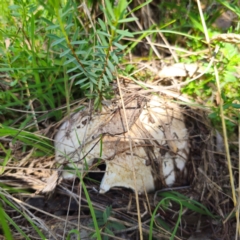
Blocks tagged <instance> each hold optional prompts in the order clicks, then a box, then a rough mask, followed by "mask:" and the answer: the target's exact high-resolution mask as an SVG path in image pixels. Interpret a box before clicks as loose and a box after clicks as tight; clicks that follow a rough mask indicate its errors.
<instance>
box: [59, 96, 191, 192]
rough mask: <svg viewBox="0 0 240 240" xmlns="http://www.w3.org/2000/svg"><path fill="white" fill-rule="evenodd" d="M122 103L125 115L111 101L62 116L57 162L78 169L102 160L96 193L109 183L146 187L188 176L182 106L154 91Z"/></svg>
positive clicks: (102, 190) (147, 188)
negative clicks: (96, 110) (96, 108)
mask: <svg viewBox="0 0 240 240" xmlns="http://www.w3.org/2000/svg"><path fill="white" fill-rule="evenodd" d="M124 102H126V104H125V112H126V115H125V114H124V111H123V109H122V108H121V106H120V107H119V106H117V107H116V106H114V107H115V110H109V109H107V108H105V109H103V110H102V112H101V113H94V114H91V113H90V111H89V109H84V110H81V111H79V112H78V113H76V114H74V115H72V116H71V117H70V118H69V120H67V121H65V122H64V123H63V124H62V125H61V126H60V128H59V130H58V132H57V134H56V136H55V151H56V161H57V162H59V163H67V164H68V166H70V167H74V168H78V169H83V168H85V166H86V165H88V166H91V165H92V164H93V161H94V160H95V159H101V160H103V161H105V163H106V172H105V174H104V177H103V179H102V182H101V185H100V193H105V192H107V191H108V190H110V189H111V188H112V187H125V188H130V189H133V190H134V191H137V192H138V193H142V192H144V191H147V192H149V191H153V190H156V189H159V188H161V187H166V186H172V185H174V184H175V183H177V182H178V181H179V179H180V178H184V177H186V169H185V165H186V161H187V159H188V152H189V149H188V132H187V129H186V126H185V123H184V121H183V115H182V113H181V108H180V107H179V106H178V105H177V104H174V103H171V102H165V101H162V100H161V99H160V98H159V97H158V96H151V97H150V99H147V98H143V97H135V98H134V99H131V101H129V99H124ZM112 107H113V106H112ZM125 119H127V122H128V128H127V124H126V121H125ZM127 129H129V131H127ZM73 177H74V175H73V173H69V172H64V174H63V178H73ZM180 180H181V179H180Z"/></svg>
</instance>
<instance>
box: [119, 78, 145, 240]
mask: <svg viewBox="0 0 240 240" xmlns="http://www.w3.org/2000/svg"><path fill="white" fill-rule="evenodd" d="M117 84H118V89H119V95H120V98H121V102H122V107H123V113H124V118H125V121H126V127H127V137H128V139H129V146H130V149H131V161H132V170H133V179H134V185H135V197H136V205H137V213H138V225H139V234H140V239H141V240H143V230H142V222H141V214H140V206H139V198H138V192H137V187H136V185H137V180H136V172H135V165H134V161H133V151H132V139H131V137H130V135H129V134H128V133H129V126H128V122H127V114H126V110H125V105H124V101H123V96H122V91H121V86H120V81H119V78H118V76H117Z"/></svg>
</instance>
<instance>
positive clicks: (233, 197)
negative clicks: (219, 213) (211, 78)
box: [214, 65, 240, 236]
mask: <svg viewBox="0 0 240 240" xmlns="http://www.w3.org/2000/svg"><path fill="white" fill-rule="evenodd" d="M214 75H215V79H216V84H217V91H218V95H219V108H220V117H221V120H222V128H223V137H224V145H225V151H226V157H227V162H228V170H229V178H230V184H231V189H232V200H233V204H234V207H236V206H237V199H236V193H235V185H234V178H233V172H232V162H231V158H230V152H229V146H228V136H227V129H226V123H225V118H224V111H223V104H224V103H223V99H222V97H221V87H220V81H219V75H218V70H217V67H216V65H214ZM238 218H239V211H237V212H236V220H237V221H238ZM238 235H239V236H240V228H238Z"/></svg>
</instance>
